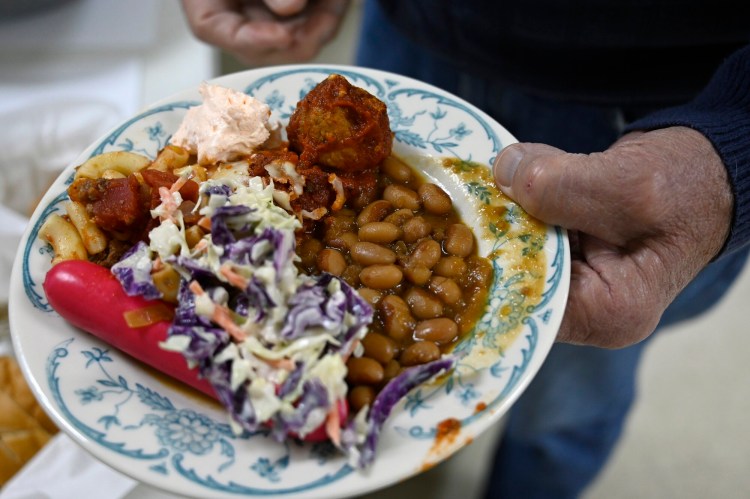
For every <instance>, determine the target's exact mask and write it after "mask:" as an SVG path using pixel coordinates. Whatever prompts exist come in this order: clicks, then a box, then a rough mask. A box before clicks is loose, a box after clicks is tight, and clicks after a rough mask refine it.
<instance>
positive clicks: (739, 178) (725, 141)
mask: <svg viewBox="0 0 750 499" xmlns="http://www.w3.org/2000/svg"><path fill="white" fill-rule="evenodd" d="M670 126H687V127H690V128H693V129H695V130H697V131H699V132H700V133H702V134H703V135H705V136H706V137H707V138H708V139H709V141H710V142H711V143H712V144H713V146H714V148H715V149H716V151H717V152H718V154H719V157H720V158H721V160H722V162H723V163H724V166H725V167H726V169H727V174H728V177H729V182H730V184H731V186H732V189H733V194H734V215H733V220H732V225H731V231H730V234H729V237H728V239H727V241H726V244H725V245H724V248H723V250H722V253H728V252H731V251H734V250H736V249H738V248H740V247H742V246H745V245H747V244H748V243H750V46H748V47H745V48H744V49H742V50H740V51H738V52H736V53H735V54H734V55H733V56H732V57H730V58H729V59H728V60H727V61H726V62H725V63H724V64H723V65H722V66H721V67H720V68H719V70H718V71H717V72H716V74H715V75H714V77H713V79H712V80H711V82H710V83H709V85H708V86H707V87H706V88H705V90H704V91H703V92H702V93H701V94H700V95H698V97H696V98H695V99H694V100H693V101H692V102H690V103H688V104H686V105H683V106H679V107H675V108H669V109H665V110H662V111H659V112H656V113H654V114H651V115H649V116H647V117H645V118H643V119H640V120H638V121H636V122H634V123H633V124H631V125H630V126H629V127H628V131H632V130H653V129H657V128H666V127H670Z"/></svg>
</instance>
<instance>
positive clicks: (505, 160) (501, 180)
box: [492, 146, 523, 195]
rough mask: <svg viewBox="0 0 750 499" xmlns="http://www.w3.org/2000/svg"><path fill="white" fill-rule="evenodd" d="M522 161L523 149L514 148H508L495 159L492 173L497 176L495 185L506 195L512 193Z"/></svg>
mask: <svg viewBox="0 0 750 499" xmlns="http://www.w3.org/2000/svg"><path fill="white" fill-rule="evenodd" d="M521 159H523V151H522V150H521V148H519V147H513V146H509V147H506V148H505V149H503V150H502V151H501V152H500V154H499V155H498V156H497V158H495V164H494V165H493V167H492V173H493V174H494V176H495V183H497V186H498V187H500V190H501V191H503V192H504V193H505V194H508V195H510V193H511V187H510V186H511V184H512V183H513V176H514V175H515V174H516V170H517V169H518V165H519V163H521Z"/></svg>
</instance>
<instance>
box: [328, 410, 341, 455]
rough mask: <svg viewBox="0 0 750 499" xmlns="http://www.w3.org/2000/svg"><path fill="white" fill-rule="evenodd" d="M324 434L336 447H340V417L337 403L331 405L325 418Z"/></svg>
mask: <svg viewBox="0 0 750 499" xmlns="http://www.w3.org/2000/svg"><path fill="white" fill-rule="evenodd" d="M326 434H327V435H328V437H329V438H330V439H331V442H333V444H334V445H335V446H336V447H340V446H341V416H340V414H339V405H338V404H337V403H335V404H333V407H331V409H330V410H329V411H328V415H327V416H326Z"/></svg>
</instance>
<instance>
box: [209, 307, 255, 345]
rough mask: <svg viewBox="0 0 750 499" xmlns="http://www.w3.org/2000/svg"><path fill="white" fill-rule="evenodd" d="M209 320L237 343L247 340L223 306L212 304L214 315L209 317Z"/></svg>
mask: <svg viewBox="0 0 750 499" xmlns="http://www.w3.org/2000/svg"><path fill="white" fill-rule="evenodd" d="M211 320H212V321H214V322H215V323H216V324H218V325H219V326H220V327H221V328H222V329H224V331H226V332H227V333H229V336H231V337H232V338H234V339H235V340H237V341H244V340H245V338H247V335H246V334H245V331H243V330H242V329H240V327H239V326H238V325H237V324H235V323H234V320H232V316H231V314H230V313H229V309H228V308H227V307H225V306H223V305H217V304H214V313H213V315H211Z"/></svg>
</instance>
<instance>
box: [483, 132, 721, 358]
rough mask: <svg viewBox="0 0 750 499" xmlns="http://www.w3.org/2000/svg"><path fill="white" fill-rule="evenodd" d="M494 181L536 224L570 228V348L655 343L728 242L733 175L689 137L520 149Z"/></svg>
mask: <svg viewBox="0 0 750 499" xmlns="http://www.w3.org/2000/svg"><path fill="white" fill-rule="evenodd" d="M494 175H495V182H496V183H497V184H498V186H499V187H500V189H501V190H502V191H503V192H504V193H505V194H507V195H508V196H509V197H511V198H513V199H514V200H515V201H517V202H518V203H519V204H520V205H521V206H522V207H523V208H524V209H525V210H526V211H527V212H528V213H529V214H530V215H532V216H534V217H536V218H538V219H540V220H543V221H545V222H547V223H550V224H554V225H560V226H562V227H565V228H567V229H569V236H570V243H571V258H572V267H571V272H572V273H571V282H570V294H569V298H568V303H567V307H566V310H565V315H564V317H563V322H562V325H561V328H560V332H559V334H558V337H557V340H558V341H561V342H566V343H578V344H587V345H593V346H601V347H607V348H618V347H623V346H627V345H631V344H633V343H637V342H638V341H640V340H642V339H644V338H646V337H647V336H648V335H650V334H651V333H652V332H653V331H654V329H655V328H656V325H657V323H658V322H659V318H660V317H661V315H662V313H663V312H664V310H665V309H666V307H667V306H668V305H669V304H670V303H671V302H672V300H674V298H675V297H676V296H677V294H678V293H679V292H680V291H681V290H682V289H683V288H684V287H685V286H686V285H687V284H688V283H689V282H690V281H691V280H692V279H693V278H694V277H695V276H696V274H697V273H698V272H699V271H700V270H701V269H702V268H703V267H704V266H705V265H706V264H707V263H708V262H709V261H710V260H711V259H712V258H713V257H714V256H716V254H717V253H718V252H719V251H720V249H721V248H722V246H723V244H724V242H725V240H726V238H727V236H728V234H729V227H730V223H731V218H732V212H733V203H734V198H733V195H732V190H731V187H730V184H729V181H728V178H727V172H726V168H725V167H724V165H723V163H722V161H721V159H720V158H719V156H718V154H717V153H716V151H715V150H714V148H713V146H712V145H711V143H710V142H709V141H708V139H706V138H705V137H704V136H703V135H702V134H700V133H698V132H696V131H695V130H692V129H689V128H684V127H672V128H665V129H660V130H654V131H650V132H633V133H630V134H628V135H626V136H624V137H623V138H622V139H620V140H619V141H618V142H616V143H615V144H614V145H612V146H611V147H610V148H609V149H608V150H606V151H604V152H602V153H596V154H591V155H583V154H567V153H565V152H563V151H561V150H559V149H556V148H553V147H551V146H546V145H543V144H530V143H523V144H514V145H511V146H508V147H507V148H505V149H504V150H503V151H502V152H501V154H500V155H498V157H497V159H496V160H495V165H494Z"/></svg>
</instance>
